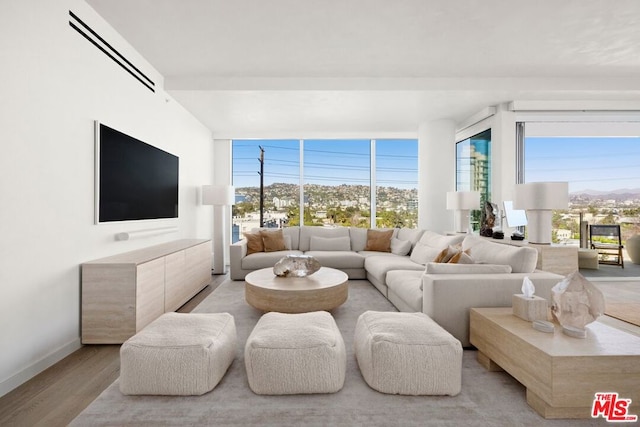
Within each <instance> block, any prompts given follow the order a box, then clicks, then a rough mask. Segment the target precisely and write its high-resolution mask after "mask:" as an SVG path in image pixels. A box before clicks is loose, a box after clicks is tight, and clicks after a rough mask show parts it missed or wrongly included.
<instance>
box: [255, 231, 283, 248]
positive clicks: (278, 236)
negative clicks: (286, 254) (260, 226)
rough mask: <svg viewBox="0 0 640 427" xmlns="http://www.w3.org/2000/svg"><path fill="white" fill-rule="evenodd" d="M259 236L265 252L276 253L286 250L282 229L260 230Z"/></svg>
mask: <svg viewBox="0 0 640 427" xmlns="http://www.w3.org/2000/svg"><path fill="white" fill-rule="evenodd" d="M260 236H262V243H263V245H264V251H265V252H277V251H284V250H286V249H287V245H286V244H285V242H284V234H283V233H282V229H277V230H273V231H272V230H260Z"/></svg>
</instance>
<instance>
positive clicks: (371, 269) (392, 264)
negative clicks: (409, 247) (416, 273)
mask: <svg viewBox="0 0 640 427" xmlns="http://www.w3.org/2000/svg"><path fill="white" fill-rule="evenodd" d="M364 269H365V270H367V276H373V277H374V279H375V280H377V281H378V282H380V283H385V282H386V278H387V272H388V271H391V270H420V271H423V270H424V266H423V265H421V264H416V263H415V262H413V261H411V260H410V259H409V258H407V257H406V256H398V255H393V254H388V255H371V256H368V257H366V259H365V260H364Z"/></svg>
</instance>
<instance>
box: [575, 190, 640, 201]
mask: <svg viewBox="0 0 640 427" xmlns="http://www.w3.org/2000/svg"><path fill="white" fill-rule="evenodd" d="M569 197H571V198H583V199H602V200H617V201H623V200H630V199H640V188H620V189H617V190H608V191H600V190H589V189H587V190H579V191H572V192H571V193H569Z"/></svg>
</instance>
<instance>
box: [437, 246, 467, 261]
mask: <svg viewBox="0 0 640 427" xmlns="http://www.w3.org/2000/svg"><path fill="white" fill-rule="evenodd" d="M460 252H462V248H460V247H458V246H451V245H449V246H447V247H446V248H444V249H443V250H441V251H440V253H439V254H438V256H436V257H435V258H434V260H433V262H449V260H450V259H451V258H453V256H454V255H458V254H459V253H460Z"/></svg>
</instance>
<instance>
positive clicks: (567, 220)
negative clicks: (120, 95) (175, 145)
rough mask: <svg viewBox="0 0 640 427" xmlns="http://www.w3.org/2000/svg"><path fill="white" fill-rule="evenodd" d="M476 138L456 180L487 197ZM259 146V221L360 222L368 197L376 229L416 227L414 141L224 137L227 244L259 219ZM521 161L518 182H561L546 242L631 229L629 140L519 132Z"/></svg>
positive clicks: (633, 164)
mask: <svg viewBox="0 0 640 427" xmlns="http://www.w3.org/2000/svg"><path fill="white" fill-rule="evenodd" d="M481 136H483V137H487V136H488V138H490V134H489V135H481ZM485 139H486V138H485ZM485 139H482V138H480V139H477V140H474V139H473V138H471V140H470V146H469V145H468V144H467V145H466V146H464V145H459V147H464V149H463V150H460V149H459V155H458V166H457V169H458V170H457V183H458V186H459V187H461V188H462V189H466V187H470V186H474V188H473V189H477V190H481V191H482V193H483V196H484V197H488V198H489V199H490V197H491V196H490V192H489V188H490V183H489V178H488V177H489V176H490V175H489V174H490V169H489V168H488V164H490V150H489V148H488V144H489V143H487V141H486V140H485ZM477 141H479V142H477ZM478 147H483V148H482V149H481V150H478ZM261 148H262V149H263V150H264V154H263V155H264V159H263V163H262V167H263V175H262V181H263V195H264V198H263V218H262V220H263V224H264V226H267V227H283V226H293V225H300V224H301V222H302V223H303V224H304V225H316V226H322V225H342V226H356V227H365V228H366V227H370V226H371V224H372V218H371V211H372V203H375V212H374V215H375V224H376V226H377V227H402V226H405V227H416V226H417V207H418V195H417V182H418V173H417V140H380V141H375V144H372V141H371V140H305V141H299V140H251V141H245V140H240V141H234V142H233V182H234V186H235V187H236V205H235V206H234V207H233V224H234V231H233V234H234V236H233V238H234V241H236V240H238V239H239V238H240V236H241V235H242V233H243V232H245V231H248V230H250V229H252V228H255V227H259V226H260V180H261V176H260V173H259V172H260V167H261V162H260V155H261ZM576 153H579V154H576ZM476 157H477V158H476ZM524 163H525V182H534V181H568V182H569V191H570V197H569V200H570V202H569V208H568V209H566V210H561V211H555V212H554V216H553V241H554V242H556V243H565V244H573V245H578V244H579V240H580V221H581V220H582V221H586V222H587V223H589V224H619V225H620V226H621V232H622V237H623V241H624V240H626V238H628V237H630V236H631V235H633V234H637V233H640V173H639V172H638V167H637V165H639V164H640V139H639V138H549V137H547V138H527V139H526V140H525V162H524ZM372 168H373V169H372ZM301 171H302V172H301ZM372 179H375V182H374V184H373V185H375V192H374V193H373V197H372V192H371V185H372V184H371V182H372ZM301 182H302V183H303V184H302V191H301V185H300V183H301ZM463 187H464V188H463ZM475 187H478V188H475ZM459 189H460V188H459ZM301 193H302V194H301ZM485 195H486V196H485ZM492 201H493V200H492ZM493 202H494V203H496V204H498V206H501V201H493ZM301 203H302V215H301V214H300V208H301ZM475 214H476V216H479V212H476V213H475Z"/></svg>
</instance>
